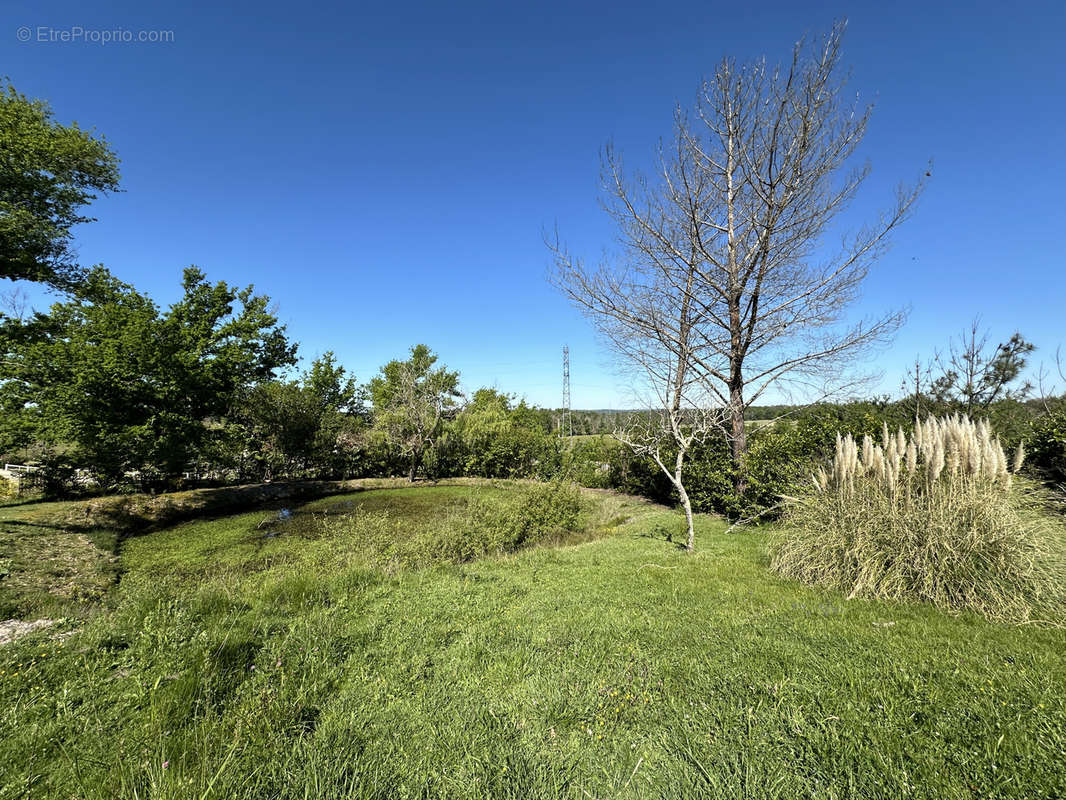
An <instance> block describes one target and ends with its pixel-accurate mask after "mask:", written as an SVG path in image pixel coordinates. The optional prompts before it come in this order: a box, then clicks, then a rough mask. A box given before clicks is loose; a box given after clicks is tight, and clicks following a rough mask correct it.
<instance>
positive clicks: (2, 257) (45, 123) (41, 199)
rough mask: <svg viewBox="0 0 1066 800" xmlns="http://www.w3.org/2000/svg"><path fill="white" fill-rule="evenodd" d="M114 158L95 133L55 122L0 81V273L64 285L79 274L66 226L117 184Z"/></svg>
mask: <svg viewBox="0 0 1066 800" xmlns="http://www.w3.org/2000/svg"><path fill="white" fill-rule="evenodd" d="M118 181H119V173H118V159H117V157H116V156H115V154H114V152H112V150H111V147H110V145H108V143H107V141H106V140H105V139H103V138H102V137H98V136H94V135H93V134H92V132H91V131H86V130H83V129H81V128H79V127H78V125H77V124H76V123H72V124H71V125H60V124H59V123H57V122H56V121H55V120H54V119H53V118H52V110H51V109H50V108H49V106H48V104H47V103H45V102H44V101H41V100H30V99H28V98H27V97H25V96H24V95H22V94H19V93H18V92H17V91H16V90H15V88H14V87H13V86H11V85H10V84H0V276H3V277H5V278H10V279H12V280H17V279H24V280H30V281H40V282H43V283H47V284H49V285H51V286H53V287H56V288H60V289H70V288H72V287H73V286H75V285H76V284H77V283H78V282H80V280H81V279H82V277H83V274H84V273H83V271H82V270H81V268H80V267H79V266H78V264H77V262H76V260H75V256H74V253H73V252H72V251H71V246H70V245H71V228H73V227H74V226H75V225H77V224H78V223H80V222H90V221H92V218H91V217H88V216H86V215H85V214H84V212H83V208H84V207H85V206H86V205H87V204H88V203H90V202H91V201H92V200H94V199H96V197H97V194H98V193H103V192H109V191H117V190H118Z"/></svg>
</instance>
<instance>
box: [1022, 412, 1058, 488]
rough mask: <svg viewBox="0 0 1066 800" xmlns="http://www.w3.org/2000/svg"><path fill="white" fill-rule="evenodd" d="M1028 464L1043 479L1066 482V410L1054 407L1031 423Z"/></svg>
mask: <svg viewBox="0 0 1066 800" xmlns="http://www.w3.org/2000/svg"><path fill="white" fill-rule="evenodd" d="M1029 448H1030V457H1029V464H1030V466H1031V467H1032V468H1033V470H1034V471H1035V472H1036V473H1037V474H1038V475H1039V476H1040V477H1041V478H1043V479H1044V480H1047V481H1050V482H1052V483H1058V484H1066V410H1063V409H1056V410H1055V411H1053V412H1052V413H1050V414H1048V415H1047V416H1045V417H1041V418H1040V419H1039V420H1038V421H1037V422H1036V423H1035V424H1034V425H1033V438H1032V441H1031V442H1030V445H1029Z"/></svg>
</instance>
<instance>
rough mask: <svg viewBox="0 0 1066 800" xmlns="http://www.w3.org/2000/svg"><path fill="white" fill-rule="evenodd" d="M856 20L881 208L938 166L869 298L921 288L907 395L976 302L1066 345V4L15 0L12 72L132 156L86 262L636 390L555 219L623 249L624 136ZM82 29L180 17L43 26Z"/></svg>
mask: <svg viewBox="0 0 1066 800" xmlns="http://www.w3.org/2000/svg"><path fill="white" fill-rule="evenodd" d="M841 16H846V17H847V18H848V20H849V30H848V34H847V37H846V40H845V51H844V62H845V63H846V64H847V65H849V66H850V68H851V70H852V73H853V79H852V84H851V85H852V88H854V89H855V90H856V91H857V92H859V93H860V96H861V97H862V98H863V99H868V100H872V101H875V102H876V108H875V112H874V117H873V123H872V128H871V130H870V132H869V134H868V135H867V138H866V141H865V144H864V149H863V154H864V155H865V156H866V157H868V158H869V160H870V161H871V163H872V165H873V170H874V172H873V176H872V177H871V179H870V180H869V181H868V183H867V186H866V189H865V191H864V193H863V194H862V195H861V196H860V198H859V199H858V201H857V203H856V204H855V206H854V219H855V220H856V221H858V220H861V219H864V218H871V217H873V216H874V215H875V214H876V212H877V210H878V209H879V208H881V207H883V206H885V205H886V204H887V202H888V201H889V200H890V198H891V192H892V190H893V187H894V186H895V185H896V184H897V183H898V182H899V181H901V180H911V179H913V178H914V177H915V176H916V175H918V173H919V172H920V171H924V169H925V166H926V164H927V162H928V161H929V159H933V161H934V168H933V178H932V180H931V182H930V185H929V187H928V190H927V191H926V193H925V195H924V197H923V198H922V200H921V202H920V205H919V208H918V210H917V213H916V215H915V217H914V218H913V220H911V221H910V222H908V223H907V224H906V226H905V227H904V228H903V229H901V231H900V233H899V234H898V235H897V236H896V237H895V240H894V241H895V245H894V247H893V249H892V251H891V252H890V253H889V255H888V256H887V257H886V258H884V259H883V260H882V261H881V262H880V264H879V266H878V267H877V268H876V269H875V270H874V272H873V274H872V275H871V277H870V279H869V281H868V283H867V285H866V292H865V295H864V298H863V301H862V304H861V306H860V307H859V308H857V309H856V314H857V315H861V314H863V313H872V312H877V311H879V310H884V309H888V308H894V307H899V306H909V307H910V309H911V314H910V319H909V322H908V323H907V325H906V327H905V328H904V329H903V330H902V331H901V332H900V334H899V336H898V337H897V339H896V342H895V344H894V346H893V347H892V348H891V349H890V350H888V351H887V352H885V353H883V354H882V355H881V356H880V357H879V359H878V361H877V364H876V365H875V366H877V367H878V368H880V369H881V370H883V371H884V373H885V378H884V380H883V382H882V384H881V389H882V391H886V392H895V391H896V390H897V387H898V385H899V376H900V374H901V372H902V371H903V369H904V365H905V364H906V363H907V362H908V361H912V360H913V358H914V356H915V354H917V353H923V354H926V355H928V354H931V353H932V350H933V349H934V348H935V347H942V346H943V345H945V344H946V343H947V340H948V338H949V337H950V336H951V335H952V334H954V333H957V332H958V331H959V330H960V329H961V328H962V327H963V326H965V325H966V324H967V323H968V321H969V320H970V319H971V318H973V316H974V315H975V314H980V315H982V317H983V320H984V322H985V324H986V325H987V326H988V327H989V328H990V329H991V333H992V336H993V338H996V339H997V340H998V339H1005V338H1006V337H1007V336H1009V335H1010V333H1012V332H1013V331H1014V330H1015V329H1016V328H1017V329H1020V330H1021V331H1022V333H1023V334H1024V335H1025V336H1026V337H1027V338H1029V339H1030V340H1031V341H1033V342H1034V343H1036V344H1037V345H1038V347H1039V348H1040V350H1039V351H1038V353H1037V355H1038V356H1042V357H1044V358H1045V359H1047V358H1049V357H1053V354H1054V350H1055V348H1056V346H1058V345H1059V344H1066V326H1064V325H1063V323H1062V315H1063V310H1064V309H1066V264H1064V258H1063V246H1062V243H1061V237H1062V234H1063V232H1064V231H1066V224H1064V223H1066V213H1064V210H1063V200H1062V198H1063V186H1064V184H1066V156H1064V154H1063V150H1062V147H1061V143H1062V141H1063V131H1064V130H1066V68H1064V67H1063V61H1062V57H1063V51H1062V48H1063V42H1064V41H1066V10H1064V5H1063V4H1061V3H1059V2H1021V3H1014V4H1011V5H1010V6H1005V5H1004V4H1003V3H998V2H997V3H992V2H982V1H980V0H978V1H977V2H967V3H946V2H945V3H916V2H902V3H893V4H886V3H853V4H850V5H849V4H840V3H832V4H829V3H824V4H823V3H817V2H806V3H795V2H788V3H785V2H773V1H768V2H764V3H752V4H748V5H747V7H745V8H742V7H740V4H736V3H728V4H727V3H715V2H687V1H686V0H680V1H679V2H675V3H672V4H669V5H668V6H657V7H654V8H653V7H652V4H650V3H641V4H636V3H618V2H611V3H600V2H596V3H581V4H573V3H560V2H535V3H532V2H530V3H525V2H516V3H503V2H498V1H497V2H477V3H470V2H453V3H441V2H427V3H392V4H385V3H376V4H366V3H321V2H318V3H300V4H289V3H280V2H274V1H273V0H262V1H261V2H255V3H241V2H228V3H224V4H223V3H213V2H201V1H200V0H186V2H181V3H145V2H143V0H138V2H94V3H92V4H87V3H84V2H66V1H65V0H62V1H56V0H49V1H48V2H41V0H34V2H28V1H27V0H14V1H13V2H12V0H8V2H6V3H5V4H4V8H3V10H2V11H0V20H2V23H0V74H6V75H7V76H8V77H10V79H11V80H12V82H13V84H14V85H15V86H16V87H17V88H18V89H19V90H20V91H22V92H23V93H25V94H28V95H30V96H33V97H41V98H45V99H47V100H49V101H50V102H51V104H52V106H53V108H54V110H55V112H56V116H57V117H58V118H59V119H60V120H62V121H64V122H66V121H70V120H77V121H78V122H79V124H81V125H83V126H91V127H95V128H96V129H97V130H98V131H99V132H101V133H103V134H105V135H106V136H107V138H108V139H109V140H110V141H111V143H112V144H113V146H114V148H115V149H116V151H117V152H118V154H119V156H120V158H121V159H122V173H123V186H124V188H125V192H124V193H121V194H116V195H113V196H110V197H107V198H102V199H100V200H98V201H97V202H96V203H95V204H94V206H93V209H92V213H93V214H94V215H95V216H96V217H98V221H97V222H95V223H93V224H91V225H85V226H80V227H79V228H78V229H77V244H78V248H79V251H80V255H81V260H82V261H83V263H87V264H91V263H98V262H103V263H105V264H106V265H107V266H108V267H109V268H110V269H111V270H112V271H113V272H115V273H116V274H117V275H118V276H119V277H121V278H122V279H124V280H126V281H129V282H131V283H133V284H135V285H136V286H138V287H139V288H141V289H142V290H145V291H147V292H148V293H150V294H151V295H152V296H153V297H155V298H156V299H157V300H158V301H159V302H161V303H163V304H166V303H168V302H171V301H173V300H174V299H175V298H176V296H177V291H178V283H179V277H180V271H181V269H182V268H183V267H184V266H186V265H188V264H192V263H195V264H197V265H198V266H200V267H202V268H203V269H204V270H206V272H207V273H208V276H209V277H210V278H211V279H214V280H219V279H224V280H226V281H228V282H231V283H236V284H241V285H244V284H247V283H254V284H255V285H256V287H257V289H259V290H260V291H262V292H265V293H267V294H269V295H270V296H271V297H273V298H274V299H275V300H276V301H277V302H278V304H279V307H280V316H281V318H282V320H283V321H284V322H286V323H287V324H288V327H289V331H290V333H291V335H292V336H293V338H295V339H296V340H298V341H299V342H300V343H301V352H302V354H303V356H304V357H305V358H310V357H313V356H314V355H316V354H318V353H321V352H323V351H325V350H328V349H332V350H334V351H336V353H337V354H338V356H339V358H340V360H341V361H342V362H343V363H344V364H345V365H346V366H347V367H349V368H350V369H352V370H353V371H354V372H355V373H356V375H357V377H358V378H359V379H360V380H365V379H368V378H370V377H371V375H372V374H373V373H374V372H375V371H376V369H377V367H378V366H380V365H381V364H382V363H384V362H385V361H387V360H389V359H391V358H394V357H397V356H401V355H403V354H404V352H405V351H406V349H407V348H408V347H409V346H410V345H412V344H414V343H416V342H425V343H427V344H429V345H430V346H431V347H432V348H433V349H434V350H435V351H437V352H438V353H439V354H440V356H441V359H442V361H443V362H445V363H447V364H448V365H449V366H451V367H452V368H455V369H458V370H459V371H460V372H461V374H462V377H463V383H464V386H465V387H466V388H468V389H473V388H477V387H478V386H482V385H495V386H497V387H498V388H500V389H503V390H506V391H510V392H514V393H517V394H518V395H520V396H524V397H526V398H527V399H529V400H530V401H531V402H534V403H536V404H538V405H547V406H555V405H558V403H559V402H560V398H561V377H560V375H561V349H562V346H563V345H564V344H569V346H570V352H571V371H572V385H573V405H574V406H575V407H579V408H602V407H617V406H619V405H622V404H624V403H625V398H626V397H627V393H626V391H625V388H624V387H623V386H620V385H619V382H618V381H617V380H616V379H615V378H614V374H613V371H612V369H611V367H610V364H609V358H608V355H607V354H606V353H605V352H604V351H603V350H602V348H600V347H599V346H598V345H597V342H596V338H595V334H594V332H593V330H592V329H591V327H590V326H589V324H588V323H587V322H586V321H585V320H584V319H583V318H582V317H581V316H580V315H579V314H578V313H577V312H576V311H575V310H574V309H572V308H571V307H569V306H568V305H567V303H566V301H565V300H564V299H563V298H562V297H561V296H560V295H559V294H558V293H557V292H555V291H554V290H553V289H552V288H551V287H550V286H548V284H547V282H546V280H545V276H546V272H547V268H548V266H549V263H550V258H549V254H548V252H547V250H546V248H545V247H544V244H543V240H542V234H543V231H544V230H545V229H551V228H553V227H555V226H556V225H558V228H559V230H560V233H561V234H562V236H563V237H564V238H565V239H566V240H567V242H568V243H569V245H570V247H571V249H573V250H575V251H578V252H580V253H582V254H584V255H586V256H588V257H590V258H596V257H597V256H598V255H599V253H600V252H601V250H602V249H603V248H604V247H606V246H609V245H610V242H611V237H612V230H611V228H610V226H609V224H608V222H607V220H606V219H605V218H604V216H603V214H602V212H601V211H600V210H599V208H598V206H597V198H598V172H599V161H598V151H599V149H600V148H601V147H602V145H603V144H604V143H606V142H607V141H608V140H613V141H614V142H615V143H616V144H617V145H618V146H619V147H620V148H621V149H622V150H623V152H624V153H625V154H626V156H627V161H629V162H632V163H633V164H634V165H638V166H639V165H641V164H645V163H647V162H648V160H649V158H650V157H651V155H652V153H653V150H654V147H655V144H656V142H657V140H658V138H659V137H661V136H667V135H669V132H670V125H671V114H672V110H673V107H674V105H675V103H677V102H678V101H680V102H683V103H689V102H691V100H692V99H693V98H694V97H695V93H696V89H697V87H698V82H699V79H700V77H701V76H703V75H708V74H710V73H711V72H712V71H713V69H714V67H715V64H716V63H717V62H718V61H719V60H720V59H721V57H722V56H723V55H731V56H735V57H737V58H738V59H742V60H747V59H751V58H755V57H758V56H761V55H767V56H768V57H769V58H770V59H771V60H778V59H781V58H784V57H785V56H787V54H788V53H789V52H790V48H791V46H792V43H793V42H794V41H795V40H796V39H797V38H798V37H799V36H800V35H801V34H803V33H804V32H819V31H824V30H826V29H827V28H828V27H829V26H830V25H831V24H832V22H833V20H834V19H836V18H839V17H841ZM22 26H25V27H27V28H29V29H30V30H31V31H32V36H31V41H29V42H20V41H18V29H19V28H20V27H22ZM74 27H80V28H82V29H84V30H86V31H89V30H99V31H115V30H120V31H130V32H133V35H134V36H136V33H137V32H139V31H142V30H144V31H154V30H163V31H172V32H173V33H172V39H173V41H171V42H164V43H136V42H132V43H109V44H103V43H96V42H86V41H80V42H62V41H38V38H39V35H40V34H39V31H40V30H42V29H44V30H45V31H48V30H49V29H51V30H55V31H60V32H62V31H66V30H70V29H71V28H74ZM51 35H52V34H49V33H47V32H46V34H45V38H48V37H49V36H51Z"/></svg>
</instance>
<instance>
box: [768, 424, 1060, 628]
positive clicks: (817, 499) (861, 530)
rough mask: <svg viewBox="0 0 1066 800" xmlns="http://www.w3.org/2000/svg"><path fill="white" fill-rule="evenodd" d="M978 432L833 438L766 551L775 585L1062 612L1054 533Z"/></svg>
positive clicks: (1024, 614) (931, 430) (962, 429)
mask: <svg viewBox="0 0 1066 800" xmlns="http://www.w3.org/2000/svg"><path fill="white" fill-rule="evenodd" d="M1024 458H1025V454H1024V451H1023V450H1022V448H1021V447H1019V449H1018V451H1017V452H1016V453H1015V454H1014V457H1013V459H1011V460H1010V463H1009V462H1008V458H1007V454H1006V453H1005V452H1004V450H1003V447H1002V445H1001V443H1000V441H999V439H998V438H996V437H995V436H994V434H993V432H992V430H991V428H990V427H989V425H988V423H987V422H986V421H980V422H974V421H972V420H970V419H969V418H967V417H964V416H954V417H950V418H943V419H936V418H929V419H927V420H926V421H925V422H924V423H923V422H921V421H919V422H918V423H917V424H916V425H915V429H914V432H913V433H912V434H911V435H910V436H907V435H906V434H904V432H903V430H902V429H899V430H897V431H896V432H895V433H892V432H891V431H889V430H888V426H887V425H886V426H884V428H883V430H882V437H881V441H880V442H879V443H878V442H875V441H874V440H873V439H871V438H870V437H869V436H866V437H864V438H863V440H862V442H861V443H859V442H856V441H855V440H854V439H852V437H851V436H850V435H849V436H844V437H841V436H840V435H839V434H838V435H837V442H836V453H835V455H834V457H833V459H832V461H831V463H830V464H829V466H828V469H826V468H824V467H823V468H820V469H819V470H818V472H817V473H816V474H815V475H814V476H813V481H812V483H813V487H812V490H811V491H809V492H808V493H806V494H805V495H804V496H803V497H800V498H795V499H794V500H795V502H793V503H792V504H791V505H790V507H789V509H788V511H787V513H786V517H785V523H786V524H785V526H783V528H782V530H781V532H780V533H779V534H778V536H777V537H776V539H775V541H774V543H773V545H772V550H771V565H772V567H773V568H774V569H775V570H776V571H777V572H778V573H780V574H781V575H784V576H786V577H790V578H796V579H799V580H802V581H805V582H807V583H812V584H818V585H822V586H827V587H830V588H833V589H837V590H840V591H844V592H847V593H848V595H849V597H860V596H861V597H873V598H882V599H890V600H913V601H922V602H929V603H933V604H934V605H937V606H939V607H942V608H947V609H955V610H963V609H970V610H974V611H977V612H979V613H981V614H984V615H985V616H987V617H989V618H992V619H999V620H1005V621H1013V622H1024V621H1028V620H1031V619H1033V618H1034V616H1041V615H1047V614H1052V615H1058V614H1060V613H1061V612H1062V610H1063V608H1064V605H1066V604H1064V591H1063V585H1064V579H1066V567H1064V563H1066V558H1064V547H1063V529H1062V526H1061V523H1060V522H1058V521H1057V520H1054V519H1052V518H1051V517H1050V516H1049V515H1047V514H1046V513H1045V511H1044V509H1043V506H1044V504H1043V501H1042V498H1041V497H1040V495H1039V493H1038V491H1037V490H1036V489H1035V488H1034V487H1033V486H1032V485H1031V484H1029V483H1027V482H1025V481H1024V480H1023V479H1020V478H1017V477H1016V476H1015V473H1017V472H1018V470H1019V469H1020V468H1021V466H1022V463H1023V461H1024Z"/></svg>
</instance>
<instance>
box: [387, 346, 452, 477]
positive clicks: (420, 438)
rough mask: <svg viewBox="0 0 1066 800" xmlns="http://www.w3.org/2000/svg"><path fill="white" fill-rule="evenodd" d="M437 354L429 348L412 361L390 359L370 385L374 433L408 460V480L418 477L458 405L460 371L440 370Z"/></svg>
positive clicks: (417, 351)
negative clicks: (437, 364) (435, 366)
mask: <svg viewBox="0 0 1066 800" xmlns="http://www.w3.org/2000/svg"><path fill="white" fill-rule="evenodd" d="M436 363H437V356H436V355H434V354H433V352H432V351H431V350H430V349H429V348H428V347H427V346H426V345H424V344H419V345H415V346H414V347H412V348H411V356H410V358H408V359H407V360H406V361H390V362H389V363H388V364H386V365H385V366H383V367H382V368H381V373H380V374H379V375H378V376H376V377H375V378H373V379H372V380H371V381H370V385H369V388H370V398H371V401H372V402H373V404H374V430H375V432H376V433H377V434H378V435H379V436H380V437H381V438H383V439H384V440H385V441H386V442H387V443H388V444H389V446H391V447H393V448H395V449H397V450H398V451H399V452H400V454H401V455H402V456H403V457H404V458H405V459H406V460H407V461H408V477H409V478H410V479H411V480H412V481H413V480H415V478H416V477H417V475H418V470H419V468H420V467H421V466H422V460H423V459H424V458H425V455H426V452H427V450H429V448H431V447H432V446H433V445H434V443H435V442H436V441H437V437H438V436H439V435H440V432H441V428H442V423H443V420H444V415H445V414H446V413H447V412H449V411H451V410H452V409H454V408H455V407H456V406H457V399H458V398H459V396H460V394H459V373H458V372H449V371H448V369H447V367H444V366H441V367H437V368H436V369H434V366H433V365H434V364H436Z"/></svg>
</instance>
